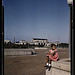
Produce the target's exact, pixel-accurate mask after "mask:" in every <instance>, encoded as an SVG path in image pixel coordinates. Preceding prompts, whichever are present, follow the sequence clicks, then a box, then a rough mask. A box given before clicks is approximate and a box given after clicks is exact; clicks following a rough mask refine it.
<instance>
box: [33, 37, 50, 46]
mask: <svg viewBox="0 0 75 75" xmlns="http://www.w3.org/2000/svg"><path fill="white" fill-rule="evenodd" d="M32 42H34V43H35V45H44V46H47V44H49V42H48V39H40V38H32Z"/></svg>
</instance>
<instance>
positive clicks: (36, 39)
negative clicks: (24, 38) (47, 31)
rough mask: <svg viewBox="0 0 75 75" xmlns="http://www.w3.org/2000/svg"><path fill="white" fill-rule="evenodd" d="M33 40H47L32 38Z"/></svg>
mask: <svg viewBox="0 0 75 75" xmlns="http://www.w3.org/2000/svg"><path fill="white" fill-rule="evenodd" d="M32 39H33V40H47V39H41V38H32Z"/></svg>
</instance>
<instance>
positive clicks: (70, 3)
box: [67, 0, 75, 75]
mask: <svg viewBox="0 0 75 75" xmlns="http://www.w3.org/2000/svg"><path fill="white" fill-rule="evenodd" d="M67 3H68V5H69V8H70V33H69V34H70V36H69V39H70V40H69V41H70V42H69V58H71V75H75V74H74V64H75V63H74V61H73V60H74V58H73V57H74V56H73V55H74V53H73V51H74V50H73V46H74V44H73V40H74V38H73V35H74V33H73V31H74V28H73V23H72V22H73V16H72V15H73V0H67Z"/></svg>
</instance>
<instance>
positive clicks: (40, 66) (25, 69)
mask: <svg viewBox="0 0 75 75" xmlns="http://www.w3.org/2000/svg"><path fill="white" fill-rule="evenodd" d="M35 52H36V53H37V54H35V55H27V56H13V57H10V56H9V57H6V56H5V57H4V75H45V68H44V65H45V64H46V60H45V57H46V52H48V50H35ZM58 53H59V56H60V59H62V58H67V57H68V49H66V50H61V51H60V50H59V52H58Z"/></svg>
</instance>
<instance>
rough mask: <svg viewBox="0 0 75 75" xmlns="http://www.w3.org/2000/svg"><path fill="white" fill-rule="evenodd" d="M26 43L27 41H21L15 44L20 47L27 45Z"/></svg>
mask: <svg viewBox="0 0 75 75" xmlns="http://www.w3.org/2000/svg"><path fill="white" fill-rule="evenodd" d="M26 43H27V42H26V41H25V40H21V41H18V42H16V43H15V44H18V45H26Z"/></svg>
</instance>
